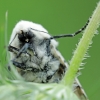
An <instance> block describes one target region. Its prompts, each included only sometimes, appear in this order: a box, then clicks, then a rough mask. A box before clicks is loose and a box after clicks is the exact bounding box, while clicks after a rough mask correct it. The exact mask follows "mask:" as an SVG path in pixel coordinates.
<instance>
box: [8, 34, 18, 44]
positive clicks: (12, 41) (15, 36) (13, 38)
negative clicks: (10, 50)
mask: <svg viewBox="0 0 100 100" xmlns="http://www.w3.org/2000/svg"><path fill="white" fill-rule="evenodd" d="M16 36H17V34H16V35H15V37H14V38H13V40H14V39H15V38H16ZM13 40H12V41H11V42H10V43H9V45H10V44H11V43H12V42H13Z"/></svg>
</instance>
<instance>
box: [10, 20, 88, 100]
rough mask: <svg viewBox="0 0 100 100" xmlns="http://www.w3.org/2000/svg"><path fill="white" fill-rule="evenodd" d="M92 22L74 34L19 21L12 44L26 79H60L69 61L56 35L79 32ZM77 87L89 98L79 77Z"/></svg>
mask: <svg viewBox="0 0 100 100" xmlns="http://www.w3.org/2000/svg"><path fill="white" fill-rule="evenodd" d="M88 22H89V20H88ZM88 22H87V23H86V25H85V26H84V27H83V28H81V29H80V30H79V31H77V32H75V33H74V34H65V35H59V36H51V35H50V34H49V33H48V31H47V30H46V29H45V28H44V27H43V26H41V25H40V24H36V23H33V22H30V21H24V20H22V21H19V22H18V23H17V24H16V25H15V27H14V29H13V31H12V34H11V37H10V41H9V46H8V51H9V52H10V60H11V62H12V64H13V65H14V66H15V67H16V69H17V71H18V73H19V74H20V75H21V76H22V77H23V78H24V79H25V80H26V81H30V82H37V83H59V82H60V81H61V80H62V78H63V77H64V74H65V72H66V71H67V69H68V64H67V62H66V61H65V59H64V58H63V56H62V55H61V53H60V52H59V51H58V50H57V46H58V42H57V41H56V40H55V39H56V38H61V37H74V36H76V35H77V34H79V33H80V32H82V31H83V30H84V29H85V28H86V26H87V25H88ZM73 91H74V92H75V93H76V94H77V95H78V96H79V98H80V99H81V100H83V98H85V99H84V100H87V96H86V94H85V92H84V90H83V89H82V87H81V85H80V83H79V81H78V79H77V78H76V79H75V81H74V83H73Z"/></svg>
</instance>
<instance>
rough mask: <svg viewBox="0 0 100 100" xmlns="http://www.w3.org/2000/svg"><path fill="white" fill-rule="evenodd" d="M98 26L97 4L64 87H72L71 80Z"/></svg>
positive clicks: (73, 58) (98, 10)
mask: <svg viewBox="0 0 100 100" xmlns="http://www.w3.org/2000/svg"><path fill="white" fill-rule="evenodd" d="M99 24H100V2H99V3H98V5H97V7H96V9H95V11H94V12H93V15H92V17H91V19H90V22H89V24H88V26H87V28H86V30H85V31H84V33H83V37H82V38H81V40H80V42H79V43H78V46H77V48H76V50H75V52H74V55H73V57H72V59H71V62H70V67H69V70H68V71H67V73H66V75H65V77H64V83H65V85H68V86H71V85H72V83H73V80H74V79H75V76H76V73H77V71H78V68H79V66H80V64H81V62H82V60H83V58H84V55H85V53H86V51H87V49H88V48H89V44H90V43H91V40H92V38H93V36H94V34H95V33H96V30H97V28H98V27H99Z"/></svg>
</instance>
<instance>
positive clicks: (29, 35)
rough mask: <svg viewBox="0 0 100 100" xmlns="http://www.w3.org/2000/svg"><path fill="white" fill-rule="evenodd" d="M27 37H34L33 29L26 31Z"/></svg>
mask: <svg viewBox="0 0 100 100" xmlns="http://www.w3.org/2000/svg"><path fill="white" fill-rule="evenodd" d="M25 37H26V38H28V39H31V38H32V37H34V34H33V33H32V32H31V31H28V32H26V33H25Z"/></svg>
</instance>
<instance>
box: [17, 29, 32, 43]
mask: <svg viewBox="0 0 100 100" xmlns="http://www.w3.org/2000/svg"><path fill="white" fill-rule="evenodd" d="M33 37H34V34H33V33H32V32H31V31H30V30H29V31H27V32H24V31H23V30H21V31H20V33H18V39H19V40H20V41H21V42H24V43H25V42H30V41H31V39H32V38H33Z"/></svg>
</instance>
